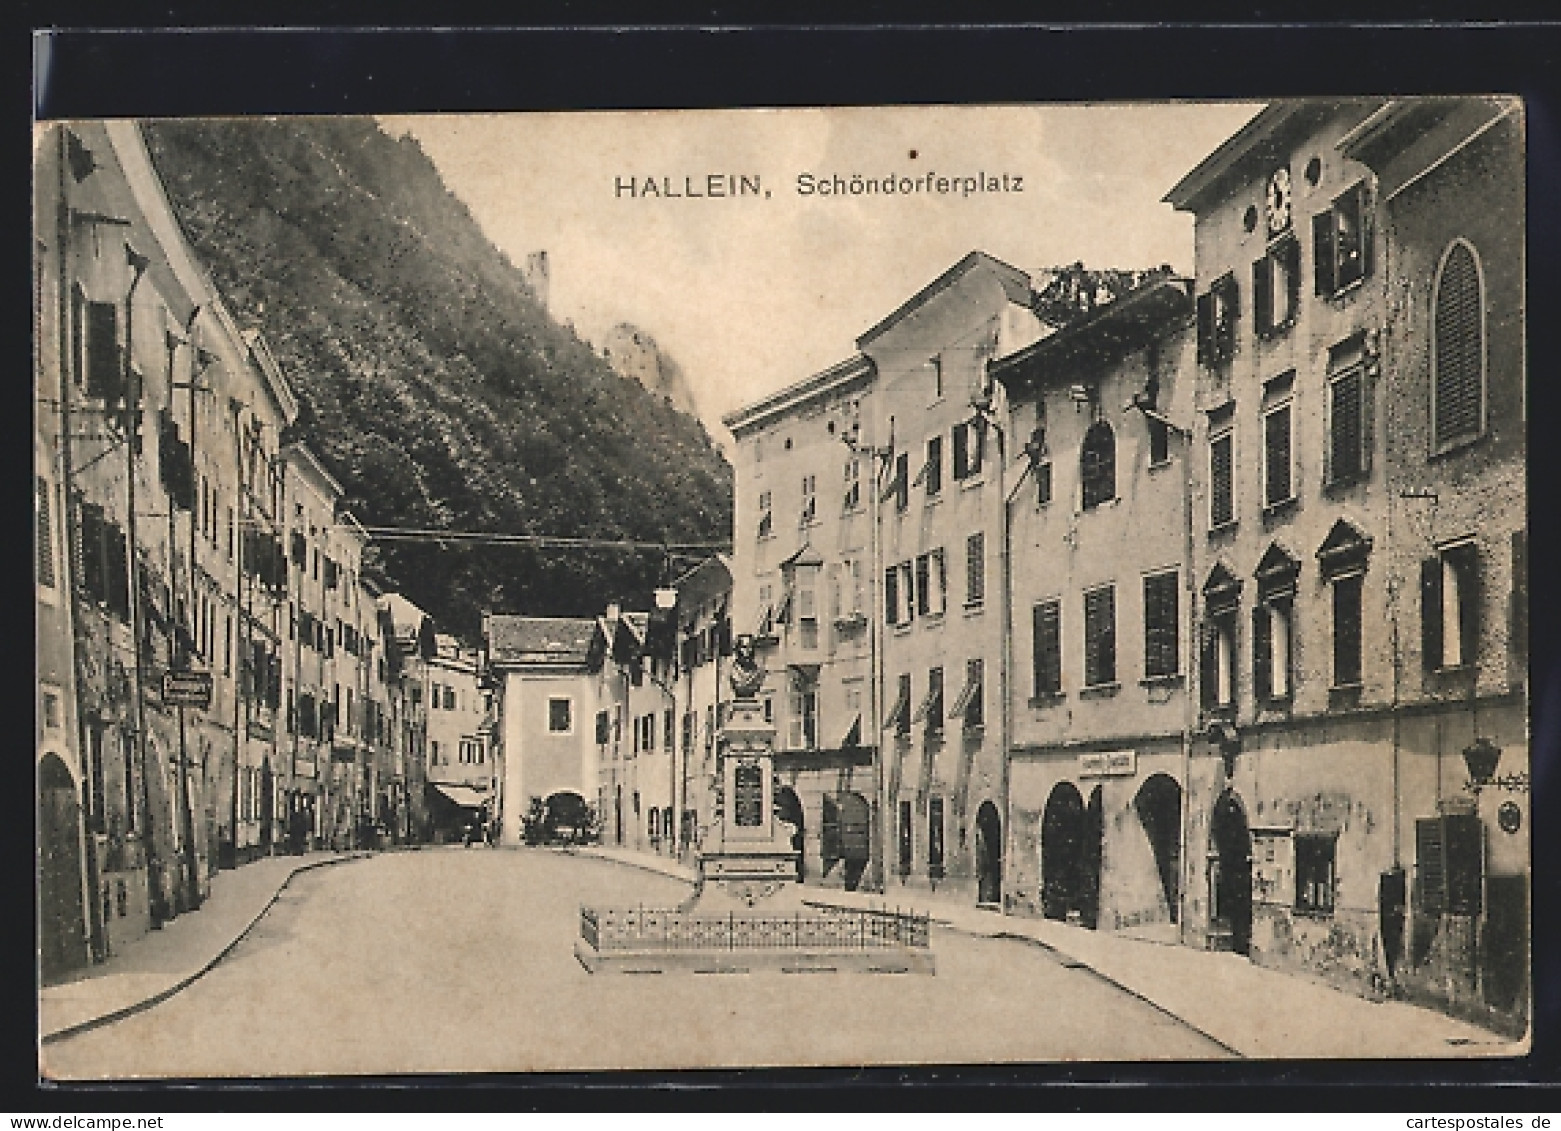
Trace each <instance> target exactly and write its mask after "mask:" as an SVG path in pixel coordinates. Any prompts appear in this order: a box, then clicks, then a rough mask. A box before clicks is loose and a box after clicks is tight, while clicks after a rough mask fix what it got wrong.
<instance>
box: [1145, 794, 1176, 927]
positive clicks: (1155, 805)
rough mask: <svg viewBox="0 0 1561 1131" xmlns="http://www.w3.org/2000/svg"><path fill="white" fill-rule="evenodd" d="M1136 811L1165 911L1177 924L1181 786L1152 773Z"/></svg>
mask: <svg viewBox="0 0 1561 1131" xmlns="http://www.w3.org/2000/svg"><path fill="white" fill-rule="evenodd" d="M1133 808H1134V809H1135V810H1136V811H1137V812H1138V823H1139V824H1141V825H1142V826H1143V828H1144V835H1145V836H1146V837H1148V838H1149V847H1150V849H1151V850H1152V851H1153V852H1154V863H1155V870H1156V871H1158V872H1159V874H1160V890H1161V892H1162V893H1163V894H1164V895H1165V906H1166V910H1167V911H1169V912H1170V916H1171V922H1173V923H1175V922H1176V921H1177V919H1178V916H1179V914H1180V910H1181V874H1182V838H1181V825H1182V787H1181V785H1180V784H1178V783H1177V781H1176V779H1175V778H1173V777H1171V776H1170V775H1169V774H1151V775H1149V777H1148V778H1147V779H1145V781H1144V784H1143V785H1141V786H1139V788H1138V794H1137V796H1135V797H1134V798H1133Z"/></svg>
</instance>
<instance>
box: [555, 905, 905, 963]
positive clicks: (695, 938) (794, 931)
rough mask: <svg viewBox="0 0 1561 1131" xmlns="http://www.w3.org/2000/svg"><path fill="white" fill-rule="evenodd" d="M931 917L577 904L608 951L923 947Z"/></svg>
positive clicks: (589, 933) (588, 935)
mask: <svg viewBox="0 0 1561 1131" xmlns="http://www.w3.org/2000/svg"><path fill="white" fill-rule="evenodd" d="M930 930H931V926H930V920H929V917H928V916H926V915H916V914H913V913H908V912H899V911H887V910H886V911H871V910H829V911H824V912H821V913H819V914H809V915H804V914H801V913H800V912H798V913H796V914H792V915H737V914H735V913H733V914H729V915H685V914H683V913H682V912H681V911H674V910H663V909H658V908H648V907H635V908H628V909H621V908H594V907H582V908H581V909H580V937H581V938H582V939H584V940H585V941H586V942H587V943H589V944H590V945H591V947H592V949H594V950H596V951H597V952H598V953H600V952H603V951H612V950H744V949H763V950H809V949H828V950H869V949H874V948H884V947H926V946H928V945H929V935H930Z"/></svg>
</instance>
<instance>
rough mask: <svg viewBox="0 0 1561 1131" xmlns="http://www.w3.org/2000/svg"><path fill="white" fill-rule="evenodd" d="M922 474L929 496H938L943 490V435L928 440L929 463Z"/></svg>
mask: <svg viewBox="0 0 1561 1131" xmlns="http://www.w3.org/2000/svg"><path fill="white" fill-rule="evenodd" d="M922 475H923V479H924V480H925V482H926V487H927V497H928V498H929V499H931V498H934V497H936V496H937V495H938V494H939V493H940V492H941V491H942V490H943V437H942V436H933V437H932V438H930V439H929V440H928V441H927V463H926V468H925V470H924V471H923V473H922Z"/></svg>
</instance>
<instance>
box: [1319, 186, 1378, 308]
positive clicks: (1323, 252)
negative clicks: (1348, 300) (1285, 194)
mask: <svg viewBox="0 0 1561 1131" xmlns="http://www.w3.org/2000/svg"><path fill="white" fill-rule="evenodd" d="M1371 227H1372V225H1371V211H1370V201H1369V198H1368V196H1367V193H1366V186H1365V184H1364V183H1361V184H1357V185H1355V186H1353V187H1352V188H1351V189H1349V191H1347V192H1345V193H1344V194H1343V195H1342V196H1340V197H1338V198H1337V199H1336V200H1335V201H1334V202H1333V207H1332V208H1330V209H1328V210H1327V211H1325V212H1319V213H1317V215H1315V216H1313V217H1312V262H1313V266H1314V271H1315V287H1314V290H1315V291H1316V293H1317V294H1319V295H1323V296H1325V297H1326V296H1332V295H1334V294H1337V293H1338V292H1339V291H1341V290H1343V289H1344V288H1345V287H1348V286H1349V285H1350V284H1352V283H1356V282H1359V281H1360V280H1361V279H1364V278H1365V277H1366V276H1368V275H1370V274H1371V248H1372V231H1371Z"/></svg>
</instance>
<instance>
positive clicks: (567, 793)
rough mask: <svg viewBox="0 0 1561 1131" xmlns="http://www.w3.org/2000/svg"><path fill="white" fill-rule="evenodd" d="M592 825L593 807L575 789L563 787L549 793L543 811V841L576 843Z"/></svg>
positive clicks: (582, 838) (583, 837)
mask: <svg viewBox="0 0 1561 1131" xmlns="http://www.w3.org/2000/svg"><path fill="white" fill-rule="evenodd" d="M590 827H591V807H590V806H589V805H587V804H586V801H585V798H583V797H581V796H580V795H579V794H578V793H575V792H574V791H573V790H568V789H561V790H559V791H558V792H557V793H550V794H548V798H547V803H546V805H545V807H544V808H543V811H542V840H543V843H546V844H553V843H557V842H563V843H565V844H576V843H579V842H582V841H584V840H585V838H586V834H587V833H588V832H589V831H590Z"/></svg>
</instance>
